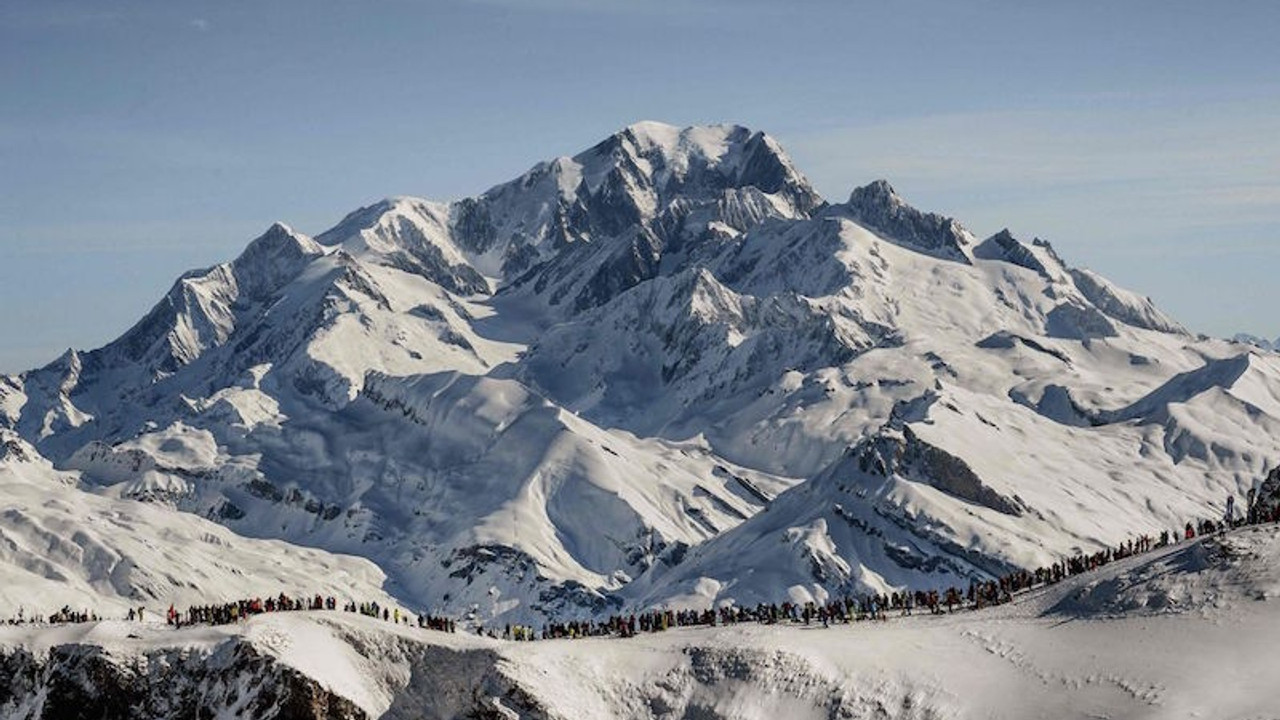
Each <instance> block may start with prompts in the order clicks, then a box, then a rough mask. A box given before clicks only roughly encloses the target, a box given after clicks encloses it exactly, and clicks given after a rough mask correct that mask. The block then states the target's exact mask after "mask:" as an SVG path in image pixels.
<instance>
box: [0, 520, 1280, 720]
mask: <svg viewBox="0 0 1280 720" xmlns="http://www.w3.org/2000/svg"><path fill="white" fill-rule="evenodd" d="M1278 599H1280V527H1278V526H1274V525H1269V526H1261V527H1253V528H1244V529H1239V530H1236V531H1233V532H1231V533H1229V534H1227V535H1225V536H1219V537H1211V538H1206V539H1202V540H1200V541H1196V542H1190V543H1183V544H1180V545H1175V546H1172V547H1170V548H1166V549H1161V550H1157V551H1154V552H1151V553H1148V554H1145V555H1140V556H1136V557H1132V558H1129V559H1126V560H1121V561H1118V562H1116V563H1113V564H1111V565H1108V566H1106V567H1104V568H1102V569H1100V570H1098V571H1095V572H1092V573H1088V574H1085V575H1079V576H1075V577H1073V578H1070V579H1068V580H1066V581H1064V582H1063V583H1061V584H1059V585H1056V586H1052V587H1049V588H1043V589H1039V590H1033V591H1031V592H1029V593H1027V594H1025V595H1022V596H1020V597H1019V598H1017V599H1016V600H1015V602H1013V603H1012V604H1009V605H1004V606H1000V607H997V608H990V609H986V610H981V611H960V612H956V613H953V614H949V615H941V616H930V615H916V616H913V617H908V618H898V617H894V618H891V619H889V620H887V621H882V622H872V621H867V622H861V623H855V624H853V625H850V626H832V627H831V628H822V627H820V626H814V627H797V626H789V625H781V626H760V625H746V626H735V627H719V628H714V629H697V628H688V629H679V630H671V631H667V632H665V633H658V634H652V635H644V634H642V635H640V636H639V637H636V638H633V639H627V640H619V639H588V640H550V641H536V642H524V643H512V642H504V641H496V640H489V639H486V638H479V637H475V636H472V635H467V634H454V635H451V634H445V633H438V632H432V631H423V630H417V629H410V628H404V627H397V626H393V625H390V624H387V623H383V622H380V621H375V620H371V619H368V618H363V617H358V616H351V615H347V614H344V613H336V612H317V613H284V614H274V615H262V616H258V617H255V618H254V619H252V620H250V621H248V622H247V623H242V624H239V625H235V626H228V627H219V628H208V627H193V628H187V629H183V630H179V631H174V630H171V629H169V628H166V627H165V626H163V625H162V624H158V623H152V624H144V625H143V626H139V625H138V624H137V623H123V622H117V621H112V622H102V623H97V624H88V625H81V626H67V627H16V628H15V627H4V628H0V657H2V658H3V662H4V663H5V664H6V665H5V666H6V667H8V668H14V667H16V665H15V661H14V658H15V657H17V656H18V655H21V654H23V653H27V654H29V656H30V658H31V660H30V663H31V664H32V665H33V666H34V665H39V664H40V663H41V662H44V663H46V664H45V665H44V666H42V669H41V670H40V671H38V672H31V673H29V676H30V677H31V678H32V679H33V680H32V681H31V682H28V683H27V685H23V682H24V681H23V680H22V679H21V678H20V677H17V676H14V677H11V678H10V679H9V680H8V682H7V684H6V681H5V680H4V679H0V717H4V718H52V717H61V716H59V715H51V714H50V712H51V705H50V703H56V702H62V701H66V698H67V697H68V695H71V696H74V695H75V691H74V688H75V687H81V688H83V689H82V690H81V691H80V692H81V693H82V694H83V693H87V694H89V695H90V696H91V695H92V693H93V692H94V691H95V690H94V689H93V687H92V683H88V682H87V681H85V680H84V679H81V680H80V682H79V685H77V681H76V679H75V678H74V677H72V678H70V679H68V677H67V675H66V673H63V674H60V673H59V672H57V671H56V669H55V668H52V665H54V664H55V663H56V662H61V663H64V664H70V665H72V667H73V668H74V667H81V666H77V665H75V664H74V663H71V662H70V661H69V660H67V657H68V655H67V654H66V652H65V648H67V647H82V646H89V647H96V648H100V649H101V650H102V651H103V652H104V654H105V655H106V656H108V657H109V658H110V663H112V664H113V665H114V666H116V667H119V668H122V670H121V671H120V673H121V674H122V675H123V676H125V677H131V676H136V677H138V678H142V679H143V680H144V681H143V682H133V683H132V684H130V683H127V682H126V683H123V685H124V686H127V687H132V688H135V690H134V692H135V693H136V696H135V697H133V698H131V699H130V702H133V703H134V705H133V710H132V711H128V712H126V713H125V714H121V715H109V716H110V717H149V718H150V717H154V718H161V717H174V718H177V717H180V715H179V714H176V710H174V709H175V708H181V709H182V710H183V711H187V712H191V711H192V710H191V708H193V707H197V708H199V709H200V711H201V712H202V713H203V714H202V715H200V716H201V717H205V716H208V717H228V718H229V717H261V718H269V717H384V718H454V717H494V718H565V719H570V718H573V719H577V718H707V719H714V718H725V719H728V718H735V719H747V720H749V719H753V718H761V719H768V720H778V719H780V718H797V719H802V718H1011V719H1022V718H1116V719H1119V718H1214V719H1218V720H1231V719H1240V720H1245V719H1258V718H1274V717H1277V716H1278V713H1280V711H1278V710H1277V707H1280V705H1278V704H1277V699H1276V692H1277V687H1280V683H1278V681H1280V604H1277V600H1278ZM232 646H235V647H237V648H238V649H237V650H236V651H235V652H231V651H229V650H228V649H227V648H229V647H232ZM245 646H247V647H251V648H252V649H253V652H250V651H249V650H248V649H247V648H246V647H245ZM59 648H62V649H63V650H64V651H63V652H62V654H60V655H59V654H58V653H59ZM255 653H256V655H255ZM257 655H260V656H261V657H262V658H267V659H269V660H270V661H271V662H272V663H274V665H276V666H279V667H280V668H282V670H281V672H283V671H285V670H287V669H289V668H292V669H295V670H297V671H299V672H300V674H301V675H302V676H304V677H305V678H307V679H308V681H309V682H311V683H313V684H314V687H313V688H311V690H310V692H311V694H310V695H308V697H310V698H311V701H310V703H309V704H306V705H299V704H298V703H296V702H287V701H289V699H290V698H292V697H294V696H296V694H297V693H296V692H295V693H294V695H290V694H289V693H283V694H280V693H277V694H275V695H269V696H268V697H267V699H268V700H270V702H265V701H263V702H259V700H261V698H262V697H263V695H264V693H266V692H267V691H268V690H270V691H272V692H275V690H274V688H275V686H272V685H270V684H269V683H265V682H263V681H262V677H263V675H264V673H263V672H262V671H261V669H260V668H259V669H257V670H254V671H253V672H250V671H249V670H248V669H247V667H248V665H247V664H245V665H244V667H240V666H237V664H236V662H237V661H236V660H234V659H232V660H228V659H226V658H227V657H228V656H231V657H233V658H242V659H243V658H246V657H250V656H257ZM24 657H25V656H24ZM54 657H56V658H57V659H56V660H52V661H51V660H49V658H54ZM175 658H184V659H191V658H197V659H200V662H197V663H192V664H189V665H187V666H184V665H182V662H180V661H178V660H176V659H175ZM241 662H242V664H243V663H247V662H248V661H246V660H241ZM82 671H83V670H82ZM238 673H239V674H238ZM17 675H22V673H18V674H17ZM72 675H74V670H73V671H72ZM101 675H102V673H101V671H100V670H99V677H101ZM147 678H151V679H152V680H153V681H158V680H163V683H164V686H165V687H166V688H168V690H169V691H172V692H170V695H172V697H171V698H170V699H169V700H168V705H165V704H164V703H157V701H156V700H155V699H154V698H152V699H148V696H147V692H146V691H145V690H143V689H141V688H142V687H143V686H144V685H146V682H145V680H146V679H147ZM51 679H54V680H56V682H53V681H51ZM42 683H43V684H42ZM24 687H25V688H26V689H25V691H24V690H23V688H24ZM188 687H192V688H198V689H199V691H200V692H199V695H198V698H199V699H198V700H193V701H192V703H191V704H189V705H182V704H181V703H180V700H181V695H182V693H181V691H182V689H183V688H188ZM68 688H72V689H68ZM264 688H265V689H264ZM15 690H17V691H18V692H15ZM99 691H100V690H99ZM24 692H25V694H23V693H24ZM192 692H195V691H194V690H193V691H192ZM282 698H283V699H282ZM316 698H320V699H316ZM255 703H256V704H255ZM126 707H127V706H126ZM165 707H168V708H169V709H170V710H173V711H174V713H175V714H165V712H164V711H163V709H164V708H165ZM299 708H302V709H299ZM130 712H131V713H132V714H130ZM93 717H99V715H93Z"/></svg>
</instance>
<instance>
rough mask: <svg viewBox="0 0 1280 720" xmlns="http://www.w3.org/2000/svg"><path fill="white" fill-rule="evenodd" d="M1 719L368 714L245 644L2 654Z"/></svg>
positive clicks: (276, 718) (317, 719)
mask: <svg viewBox="0 0 1280 720" xmlns="http://www.w3.org/2000/svg"><path fill="white" fill-rule="evenodd" d="M0 717H5V718H12V719H14V720H135V719H136V720H188V719H189V718H195V719H198V720H212V718H215V717H245V718H260V719H262V720H321V719H322V718H323V719H325V720H357V719H363V718H367V717H368V715H367V714H366V713H365V712H364V711H363V710H361V709H360V708H359V707H357V706H356V705H355V704H354V703H353V702H351V701H350V700H348V699H347V698H345V697H342V696H341V695H338V694H336V693H334V692H332V691H330V690H328V689H326V688H325V687H323V686H321V685H320V684H319V683H317V682H316V681H315V680H313V679H311V678H308V677H307V676H306V675H303V674H302V673H300V672H298V671H297V670H295V669H293V668H291V667H288V666H286V665H284V664H282V663H280V662H279V661H277V660H276V659H274V658H272V657H271V656H269V655H265V654H263V653H261V652H259V651H258V650H257V649H256V648H254V647H253V646H252V645H251V644H249V643H248V642H245V641H232V642H228V643H226V644H224V645H221V646H218V647H216V648H214V649H213V650H211V651H205V652H201V651H193V650H188V649H181V648H172V649H163V650H153V651H149V652H146V653H144V654H141V655H134V656H126V657H116V656H115V655H113V654H112V653H110V652H108V651H107V650H105V649H103V648H101V647H97V646H93V645H80V644H72V645H59V646H55V647H53V648H51V649H50V650H49V651H48V654H47V655H44V656H38V655H36V654H33V653H32V652H30V651H28V650H25V649H15V650H10V651H8V652H7V653H6V652H4V651H3V650H0Z"/></svg>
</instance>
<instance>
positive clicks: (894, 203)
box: [842, 180, 971, 263]
mask: <svg viewBox="0 0 1280 720" xmlns="http://www.w3.org/2000/svg"><path fill="white" fill-rule="evenodd" d="M842 208H843V211H844V212H846V213H847V214H848V215H850V216H851V217H852V218H853V219H854V220H855V221H856V222H857V223H858V224H860V225H862V226H864V227H866V228H868V229H871V230H874V231H875V232H877V233H879V234H881V235H883V236H884V237H885V238H886V239H890V240H896V241H898V242H900V243H902V244H904V245H907V246H908V247H911V248H913V249H915V250H919V251H921V252H924V253H926V254H928V255H933V256H935V257H939V258H944V259H947V260H955V261H958V262H963V263H968V262H969V251H968V246H969V243H970V241H971V237H970V235H969V231H968V230H965V229H964V227H963V226H961V225H960V223H959V222H957V221H956V220H955V219H953V218H949V217H945V216H943V215H938V214H936V213H925V212H921V211H919V210H917V209H915V208H914V207H912V206H910V205H908V204H907V202H906V201H905V200H903V199H902V197H901V196H899V195H898V193H897V192H896V191H895V190H894V189H893V186H892V185H890V184H889V182H888V181H887V180H876V181H874V182H872V183H869V184H867V185H863V186H862V187H859V188H855V189H854V191H853V192H852V193H850V194H849V201H848V202H847V203H845V205H844V206H842Z"/></svg>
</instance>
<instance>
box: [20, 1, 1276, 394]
mask: <svg viewBox="0 0 1280 720" xmlns="http://www.w3.org/2000/svg"><path fill="white" fill-rule="evenodd" d="M1228 8H1229V9H1228ZM1277 37H1280V3H1275V2H1249V1H1248V0H1241V1H1237V2H1232V3H1230V4H1229V6H1228V5H1226V4H1213V3H1205V2H1203V1H1199V2H1182V1H1181V0H1164V1H1163V2H1146V1H1143V0H1129V1H1126V2H1114V1H1108V2H1093V1H1091V0H1081V1H1079V2H1072V3H1049V2H1037V1H1034V0H1032V1H1028V0H1022V1H1020V2H1014V1H1008V2H1005V1H996V0H991V1H981V0H978V1H975V2H960V1H952V2H933V1H929V2H925V1H913V0H903V1H900V0H873V1H868V2H863V1H861V0H852V1H850V2H819V1H817V0H812V1H808V0H792V1H790V2H763V1H755V0H741V1H738V2H729V1H728V0H702V1H699V2H691V1H690V2H686V1H681V0H649V1H648V2H632V0H602V1H600V2H589V1H588V0H523V1H521V0H455V1H444V0H442V1H440V2H422V1H417V2H415V1H411V0H369V1H367V2H356V1H355V0H348V1H346V2H323V1H313V2H294V1H292V0H266V1H257V2H238V1H236V0H223V2H218V3H196V2H182V1H181V0H169V1H166V2H130V1H129V0H122V1H119V2H112V3H102V2H64V1H62V0H32V1H31V2H26V1H24V0H0V98H2V101H0V371H17V370H22V369H27V368H29V367H32V366H35V365H39V364H43V363H44V362H45V361H47V360H50V359H52V358H53V357H54V356H56V355H57V354H58V353H60V352H61V351H62V350H64V349H65V348H67V347H77V348H88V347H95V346H98V345H101V344H102V343H104V342H106V341H108V340H110V339H112V338H113V337H115V336H117V335H118V334H119V333H121V332H123V331H124V330H125V329H127V327H128V326H129V325H131V324H132V323H133V322H134V321H136V320H137V319H139V318H140V317H141V316H142V315H143V314H144V313H145V312H146V310H147V309H148V308H149V307H150V306H151V305H152V304H153V303H154V302H155V301H156V300H157V299H158V298H159V297H160V296H161V294H162V293H163V292H164V291H165V290H166V289H167V288H168V286H169V285H170V284H171V283H172V282H173V280H174V279H175V278H176V277H177V275H178V274H180V273H181V272H183V271H184V270H187V269H189V268H192V267H201V266H207V265H211V264H213V263H216V262H220V261H223V260H228V259H230V258H232V257H234V256H235V255H236V254H237V253H238V252H239V251H240V250H241V249H242V248H243V246H244V245H245V244H246V243H247V242H248V241H249V240H250V239H251V238H253V237H254V236H256V235H257V234H258V233H260V232H261V231H262V230H263V229H265V228H266V227H267V226H268V225H269V224H270V223H271V222H272V221H274V220H283V221H285V222H288V223H289V224H291V225H293V226H295V227H297V228H299V229H302V230H304V231H307V232H311V233H317V232H319V231H321V230H323V229H324V228H326V227H328V226H329V225H331V224H333V223H334V222H336V221H337V220H338V219H339V218H340V217H341V216H342V215H344V214H345V213H346V212H347V211H349V210H352V209H354V208H355V207H357V206H359V205H362V204H367V203H368V202H370V201H373V200H376V199H378V198H380V197H383V196H387V195H395V194H413V195H423V196H427V197H432V198H437V199H447V198H454V197H461V196H465V195H470V194H474V193H477V192H480V191H483V190H484V189H486V188H487V187H489V186H491V185H494V184H496V183H498V182H501V181H503V180H506V179H509V178H511V177H514V176H515V175H517V174H519V173H520V172H522V171H524V170H525V169H527V168H528V166H530V165H532V164H533V163H534V162H536V161H538V160H541V159H545V158H550V157H554V156H556V155H562V154H571V153H574V152H576V151H578V150H581V149H583V148H585V147H588V146H589V145H591V144H593V143H594V142H595V141H597V140H599V139H600V138H603V137H605V136H606V135H608V134H609V133H611V132H613V131H615V130H617V129H619V128H621V127H623V126H625V125H627V124H629V123H631V122H634V121H636V120H641V119H653V120H663V121H666V122H671V123H675V124H690V123H704V122H737V123H741V124H744V125H748V126H750V127H753V128H758V129H763V130H765V131H767V132H769V133H771V134H773V135H774V136H776V137H777V138H778V139H779V140H780V141H781V142H782V143H783V145H784V146H785V147H786V148H787V149H788V151H789V152H790V153H791V155H792V156H793V157H794V158H795V160H796V161H797V164H798V165H799V166H800V167H801V169H802V170H803V171H804V172H806V173H807V174H808V175H809V176H810V178H811V179H812V180H813V181H814V183H815V184H816V185H817V187H818V189H819V190H820V191H821V192H822V193H823V194H824V195H826V196H827V197H828V198H830V199H834V200H841V199H843V198H844V197H846V196H847V194H848V192H849V191H850V190H851V189H852V188H853V187H855V186H857V185H860V184H863V183H865V182H867V181H869V180H872V179H875V178H879V177H885V178H887V179H889V180H890V181H891V182H892V183H893V184H894V185H895V187H897V189H898V190H899V192H900V193H901V194H903V195H904V196H905V197H906V198H907V199H908V200H909V201H911V202H912V203H913V204H915V205H917V206H918V207H921V208H923V209H928V210H935V211H939V212H944V213H946V214H950V215H954V216H956V217H957V218H959V219H960V220H961V221H962V222H963V223H965V224H966V225H967V226H969V227H970V228H971V229H973V230H974V232H976V233H978V234H979V235H981V236H985V235H987V234H990V233H992V232H994V231H996V230H999V229H1000V228H1002V227H1005V226H1008V227H1010V228H1011V229H1012V230H1013V231H1014V233H1015V234H1017V235H1019V236H1020V237H1025V238H1027V239H1029V238H1031V237H1033V236H1039V237H1043V238H1047V239H1049V240H1051V241H1053V242H1054V244H1055V247H1056V248H1057V249H1058V251H1059V252H1060V253H1061V254H1062V255H1063V256H1064V257H1065V258H1066V259H1067V260H1068V261H1069V262H1071V263H1073V264H1076V265H1082V266H1087V267H1092V268H1094V269H1096V270H1098V271H1100V272H1102V273H1103V274H1104V275H1106V276H1108V277H1110V278H1112V279H1113V280H1115V281H1117V282H1119V283H1121V284H1122V285H1125V286H1127V287H1130V288H1131V289H1134V290H1137V291H1139V292H1142V293H1144V294H1148V295H1151V296H1153V297H1154V298H1155V299H1156V301H1157V302H1158V303H1159V304H1160V305H1161V306H1162V307H1164V308H1165V309H1166V310H1167V311H1168V312H1170V313H1171V314H1172V315H1174V316H1175V317H1176V318H1178V319H1179V320H1181V321H1183V322H1184V323H1186V324H1187V325H1188V326H1190V327H1191V328H1192V329H1194V330H1197V331H1202V332H1206V333H1210V334H1218V335H1223V334H1228V335H1229V334H1231V333H1234V332H1236V331H1249V332H1254V333H1257V334H1260V335H1265V336H1268V337H1275V336H1277V335H1280V310H1278V308H1280V283H1278V282H1276V280H1277V274H1278V272H1277V268H1280V42H1277V40H1276V38H1277Z"/></svg>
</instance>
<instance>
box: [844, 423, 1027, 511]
mask: <svg viewBox="0 0 1280 720" xmlns="http://www.w3.org/2000/svg"><path fill="white" fill-rule="evenodd" d="M853 452H854V455H855V457H856V459H857V462H858V469H859V470H861V471H863V472H867V473H873V474H875V475H881V476H884V477H888V476H890V475H895V474H896V475H900V476H902V477H904V478H906V479H908V480H914V481H917V482H924V483H927V484H929V485H932V486H933V487H935V488H937V489H939V490H941V491H942V492H945V493H947V494H948V495H951V496H953V497H957V498H960V499H961V500H964V501H966V502H971V503H974V504H976V505H981V506H983V507H987V508H990V509H992V510H995V511H997V512H1002V513H1004V514H1006V515H1013V516H1015V517H1016V516H1021V515H1022V514H1023V512H1024V511H1025V510H1026V508H1025V507H1024V506H1023V504H1022V502H1021V501H1020V500H1018V499H1017V498H1016V497H1013V498H1009V497H1005V496H1004V495H1001V494H1000V493H998V492H996V491H995V490H993V489H991V487H989V486H988V485H986V484H985V483H983V482H982V478H980V477H978V474H977V473H975V472H974V471H973V468H971V467H969V464H968V463H966V462H965V461H964V460H963V459H961V458H958V457H956V456H955V455H952V454H950V453H948V452H946V451H945V450H943V449H941V448H938V447H935V446H933V445H930V444H929V443H927V442H925V441H924V440H921V439H920V438H919V437H918V436H917V435H916V434H915V433H914V432H912V431H911V428H910V427H909V426H904V427H903V429H902V436H901V437H897V436H896V435H893V434H883V435H880V436H878V437H875V438H871V439H869V440H867V441H865V442H863V443H862V444H861V445H859V446H858V447H856V448H854V450H853Z"/></svg>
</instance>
